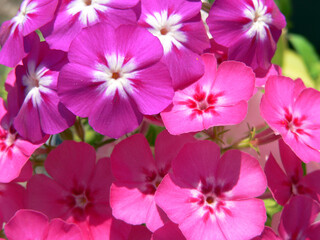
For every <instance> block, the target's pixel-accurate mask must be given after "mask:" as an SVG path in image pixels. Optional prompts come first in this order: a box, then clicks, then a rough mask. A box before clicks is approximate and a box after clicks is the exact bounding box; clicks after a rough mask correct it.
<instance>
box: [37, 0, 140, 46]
mask: <svg viewBox="0 0 320 240" xmlns="http://www.w3.org/2000/svg"><path fill="white" fill-rule="evenodd" d="M138 2H139V1H138V0H60V4H59V6H58V10H57V12H56V14H55V18H54V19H53V21H51V22H50V23H49V24H47V25H45V26H44V27H42V28H41V32H42V33H43V35H44V37H45V39H46V41H47V42H48V44H49V46H50V48H52V49H59V50H63V51H68V50H69V47H70V44H71V42H72V40H73V39H74V38H75V37H76V36H77V35H78V34H79V33H80V32H81V30H82V29H84V28H87V27H89V26H93V25H95V24H97V23H100V22H102V23H103V24H112V25H113V26H114V27H117V26H119V25H121V24H134V23H135V22H136V21H137V16H136V13H135V11H133V10H130V9H129V8H132V7H133V6H135V5H136V4H137V3H138Z"/></svg>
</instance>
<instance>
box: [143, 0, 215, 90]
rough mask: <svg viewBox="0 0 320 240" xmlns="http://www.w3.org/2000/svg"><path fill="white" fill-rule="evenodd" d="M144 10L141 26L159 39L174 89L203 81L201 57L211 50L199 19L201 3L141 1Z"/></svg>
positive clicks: (182, 0) (158, 0)
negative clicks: (199, 80) (204, 52)
mask: <svg viewBox="0 0 320 240" xmlns="http://www.w3.org/2000/svg"><path fill="white" fill-rule="evenodd" d="M141 8H142V10H141V16H140V19H139V24H140V25H141V26H144V27H145V28H147V29H148V30H149V31H150V32H151V33H152V34H153V35H154V36H156V37H157V38H159V40H160V42H161V44H162V46H163V50H164V57H163V62H164V63H166V65H167V66H168V68H169V71H170V75H171V77H172V82H173V87H174V89H175V90H176V89H181V88H184V87H186V86H188V85H190V84H191V83H193V82H194V81H196V80H197V79H198V78H199V77H201V76H202V75H203V70H204V69H203V64H202V61H201V59H200V58H199V55H198V54H201V53H202V52H203V51H204V50H205V49H207V48H209V47H210V45H209V39H208V36H207V33H206V30H205V27H204V24H203V22H202V20H201V16H200V9H201V2H200V1H198V2H196V1H187V0H167V1H163V0H142V1H141Z"/></svg>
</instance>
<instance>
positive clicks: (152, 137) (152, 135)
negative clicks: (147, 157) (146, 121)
mask: <svg viewBox="0 0 320 240" xmlns="http://www.w3.org/2000/svg"><path fill="white" fill-rule="evenodd" d="M163 130H164V128H163V127H159V126H156V125H150V126H149V129H148V132H147V136H146V138H147V140H148V142H149V144H150V146H154V144H155V142H156V138H157V136H158V134H159V133H160V132H162V131H163Z"/></svg>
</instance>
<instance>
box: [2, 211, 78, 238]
mask: <svg viewBox="0 0 320 240" xmlns="http://www.w3.org/2000/svg"><path fill="white" fill-rule="evenodd" d="M5 233H6V236H7V238H8V240H25V239H37V240H55V239H59V240H82V239H83V238H82V236H81V232H80V229H79V228H78V227H77V226H76V225H75V224H70V223H66V222H64V221H62V220H61V219H58V218H56V219H53V220H51V221H50V223H49V220H48V218H47V216H45V215H44V214H42V213H40V212H37V211H33V210H25V209H23V210H19V211H17V212H16V214H15V215H14V216H13V217H12V218H11V219H10V221H9V222H8V223H7V224H6V226H5Z"/></svg>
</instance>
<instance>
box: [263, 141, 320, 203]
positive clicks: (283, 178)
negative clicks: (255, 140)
mask: <svg viewBox="0 0 320 240" xmlns="http://www.w3.org/2000/svg"><path fill="white" fill-rule="evenodd" d="M279 149H280V155H281V163H282V165H283V168H284V171H283V170H282V169H281V168H280V166H279V164H278V163H277V161H276V159H275V158H274V157H273V155H272V154H270V156H269V159H268V161H267V163H266V165H265V169H264V171H265V173H266V176H267V180H268V186H269V188H270V191H271V192H272V195H273V197H274V199H275V200H276V201H277V202H278V203H279V204H281V205H285V203H287V202H288V201H289V200H290V198H291V197H293V196H295V195H307V196H309V197H311V198H313V199H314V200H316V201H318V202H320V186H319V182H320V170H317V171H314V172H312V173H308V174H307V175H305V176H303V169H302V165H301V160H300V159H299V158H298V157H297V156H296V155H295V154H294V153H293V152H292V150H291V149H290V147H288V146H287V145H286V144H285V143H284V142H283V140H279Z"/></svg>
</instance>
